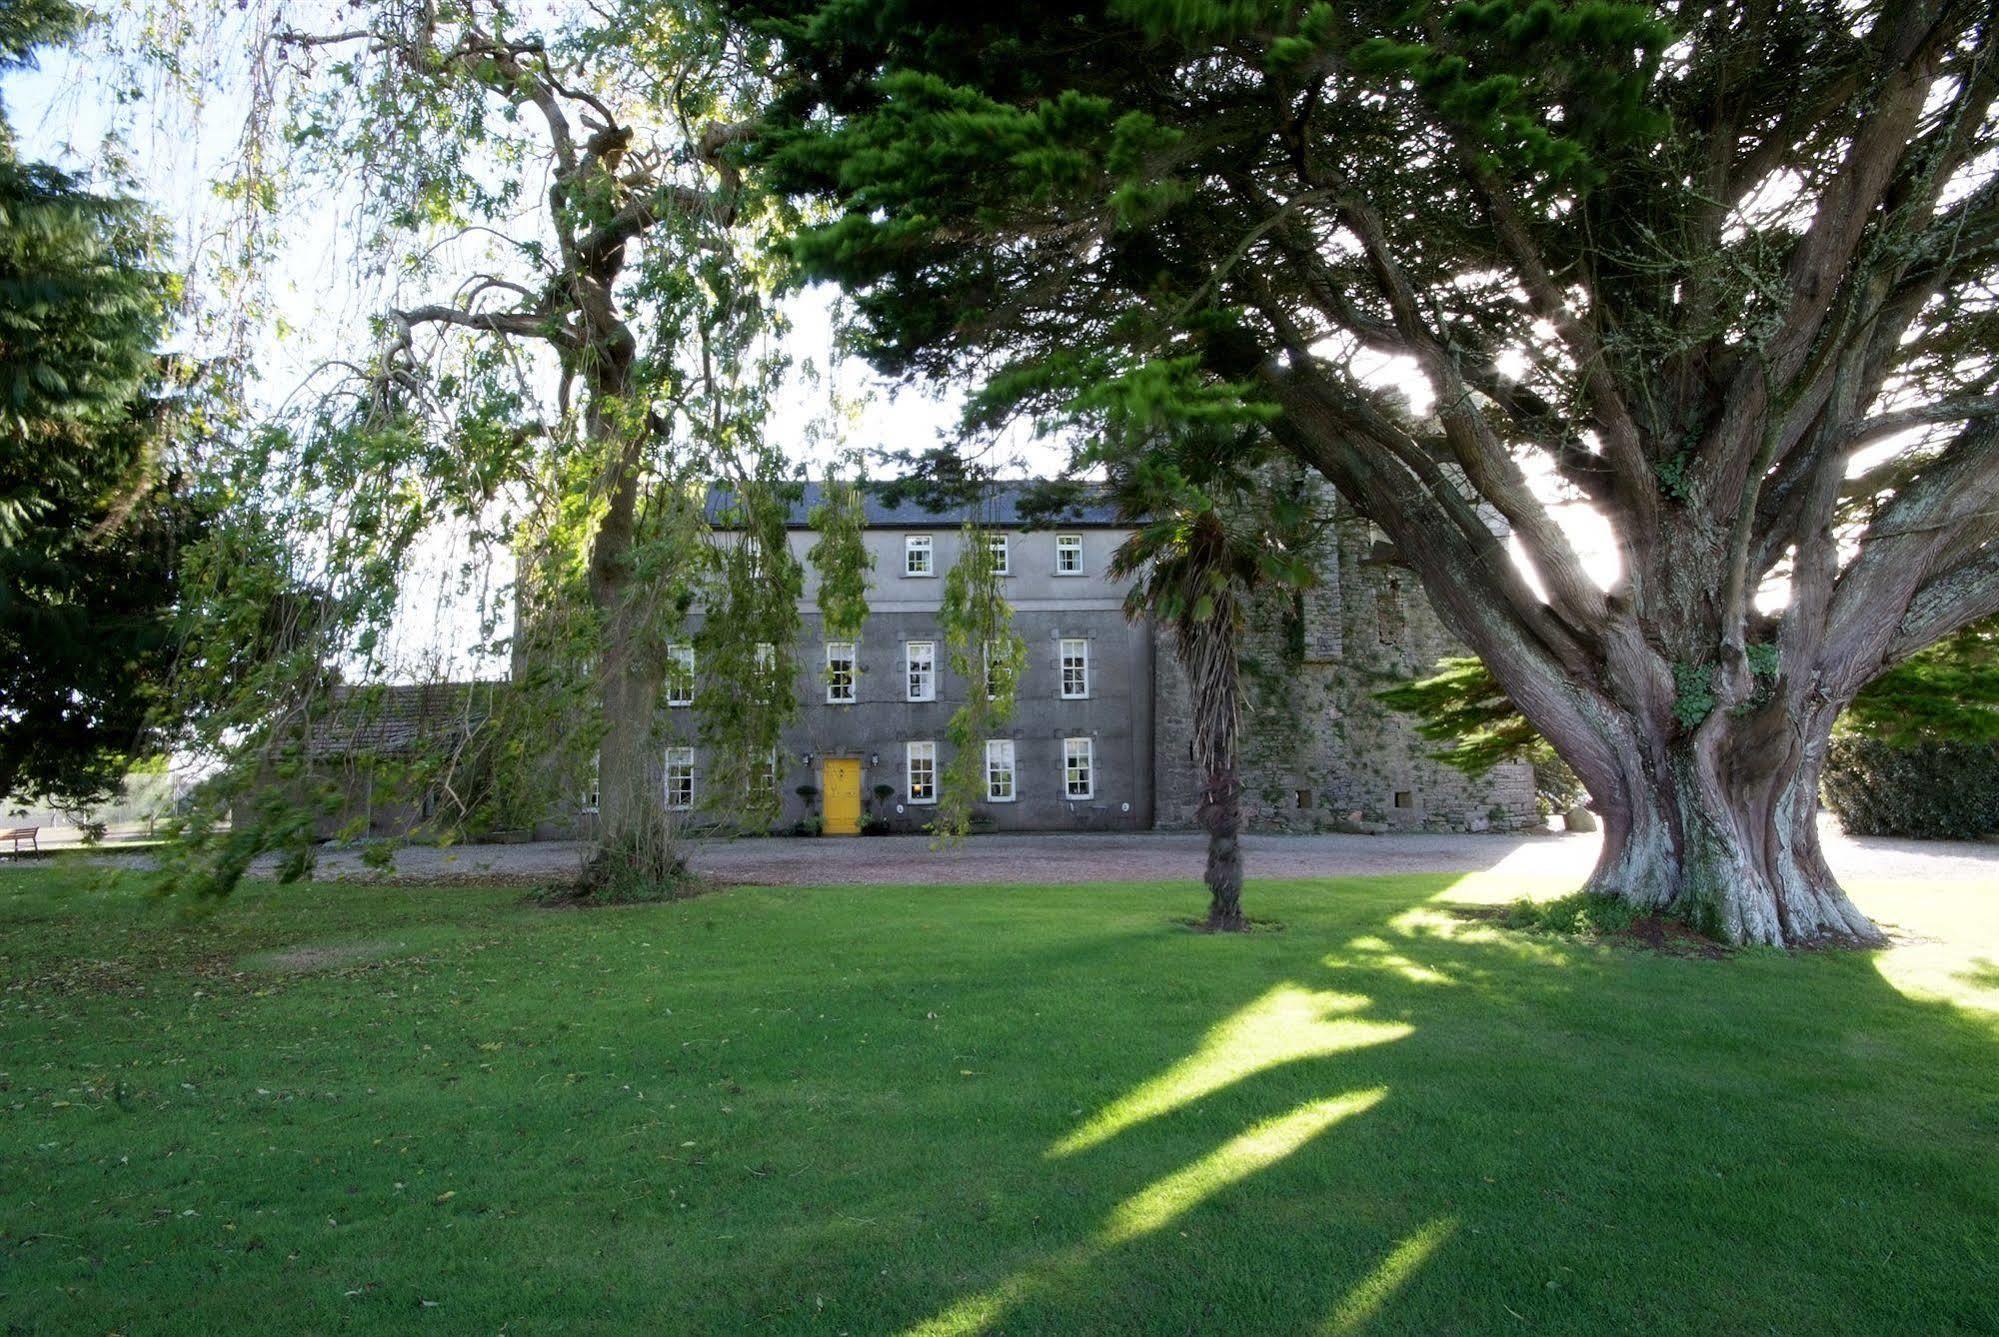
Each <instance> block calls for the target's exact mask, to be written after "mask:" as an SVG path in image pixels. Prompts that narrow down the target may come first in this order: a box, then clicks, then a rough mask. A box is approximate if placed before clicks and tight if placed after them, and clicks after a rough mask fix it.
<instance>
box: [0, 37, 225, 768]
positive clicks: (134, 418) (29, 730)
mask: <svg viewBox="0 0 1999 1337" xmlns="http://www.w3.org/2000/svg"><path fill="white" fill-rule="evenodd" d="M82 22H83V14H82V12H81V11H80V10H79V9H78V8H77V7H76V6H74V5H70V4H66V3H61V0H39V2H32V3H10V4H6V5H4V6H0V68H13V67H19V66H22V65H26V64H32V62H33V52H34V50H35V48H36V47H38V46H41V45H43V44H46V43H50V42H56V41H62V40H66V39H68V38H70V37H72V36H73V35H74V34H75V33H76V31H77V30H78V29H79V28H80V26H81V24H82ZM161 237H162V230H161V226H160V224H159V222H158V220H157V219H155V218H153V217H152V216H151V215H150V214H148V213H147V212H146V211H145V210H144V209H143V208H142V207H141V206H140V205H139V204H138V203H137V202H136V201H134V200H132V199H129V198H126V197H123V196H120V195H114V194H105V193H102V192H100V191H98V190H95V189H93V188H91V186H90V185H89V184H88V183H87V182H86V181H84V180H82V179H80V178H78V177H76V176H73V175H71V174H69V173H66V172H63V171H59V170H57V169H56V168H53V167H49V166H46V165H43V164H39V163H32V162H24V161H22V160H21V158H20V157H19V155H18V153H17V152H16V146H15V139H14V132H13V128H12V126H11V125H10V124H8V123H7V122H6V121H5V119H4V117H0V796H11V797H13V798H15V799H17V800H26V801H31V802H38V801H45V802H49V803H51V804H55V805H58V806H63V807H70V808H80V807H87V806H89V805H90V804H91V803H93V802H95V801H98V800H101V799H103V798H106V797H108V796H109V795H110V794H112V793H113V792H114V791H115V790H116V788H117V786H118V784H119V782H120V780H121V779H122V778H123V776H124V774H125V772H126V770H127V769H128V768H129V767H130V765H131V764H132V762H133V761H134V759H135V758H136V757H138V756H140V755H142V754H143V753H144V751H145V750H147V749H148V748H150V747H153V746H156V745H157V742H158V740H157V739H156V738H155V737H154V735H153V734H152V732H151V731H150V730H149V729H148V727H147V725H148V719H149V715H150V712H151V711H152V708H153V707H154V705H155V702H156V694H157V693H158V691H159V689H160V687H161V685H162V684H163V682H164V680H165V678H166V676H167V674H168V673H169V671H170V669H171V666H172V663H173V659H174V638H173V634H172V633H173V605H174V602H175V600H176V597H177V586H178V582H179V579H180V565H181V562H180V555H179V549H180V545H181V544H182V543H183V542H186V541H188V540H191V539H192V538H193V537H194V536H195V534H196V533H197V532H198V531H199V529H200V528H201V527H202V526H203V525H204V524H205V523H206V513H207V512H208V511H209V510H210V509H211V508H212V506H213V504H214V498H213V497H212V496H211V495H209V494H208V493H206V492H205V491H204V490H203V489H202V488H201V487H200V485H199V484H198V482H197V480H195V479H193V478H191V477H189V476H188V475H187V474H186V473H185V472H184V471H183V469H182V467H181V465H182V463H183V461H184V460H185V458H186V457H187V455H188V453H189V452H191V451H192V450H193V448H194V445H195V438H196V437H197V436H199V435H201V434H202V431H203V429H202V426H201V421H200V418H201V413H202V411H203V410H204V409H206V408H208V407H210V405H209V403H208V401H207V399H206V397H205V394H204V393H203V391H205V389H206V387H198V386H196V385H195V384H194V383H193V382H194V379H195V378H194V374H193V373H191V372H189V371H188V370H186V369H185V368H181V367H177V366H174V365H173V364H171V363H169V362H168V361H167V360H166V359H164V358H163V357H162V356H161V355H160V354H159V352H158V351H157V350H158V349H159V347H160V344H161V343H162V341H163V340H164V339H165V337H166V331H167V322H168V318H169V314H170V312H171V309H172V307H173V304H174V301H175V299H176V297H177V289H176V285H175V284H174V282H173V281H172V280H171V279H169V278H168V276H167V275H166V274H164V273H163V272H162V271H161V269H160V252H161V249H162V241H161Z"/></svg>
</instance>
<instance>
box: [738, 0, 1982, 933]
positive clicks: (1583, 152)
mask: <svg viewBox="0 0 1999 1337" xmlns="http://www.w3.org/2000/svg"><path fill="white" fill-rule="evenodd" d="M742 22H743V24H744V25H745V27H746V28H748V29H749V30H751V31H754V32H756V33H758V34H761V35H762V36H763V37H764V38H765V39H767V40H769V41H770V42H771V43H773V45H774V48H775V51H776V54H777V63H776V69H777V77H778V79H779V82H780V88H781V94H780V96H779V97H778V98H777V100H776V101H775V102H774V103H773V104H772V106H771V107H770V109H769V113H768V117H769V121H770V126H769V130H768V133H766V134H765V135H764V136H762V137H761V138H760V139H759V140H758V141H757V143H756V144H755V145H754V146H753V150H752V156H753V160H754V161H755V162H756V163H757V164H758V166H759V167H760V168H761V169H762V171H763V172H764V173H765V174H766V176H765V179H766V180H768V181H770V182H772V183H774V184H775V185H776V186H777V187H778V188H780V189H783V190H786V191H790V192H793V193H794V194H796V195H797V196H799V197H801V198H809V199H812V200H815V201H818V202H820V203H822V204H823V205H824V206H826V207H829V208H830V210H831V211H832V213H833V215H834V216H833V218H832V220H831V221H830V222H829V223H827V224H826V225H825V226H823V227H821V228H819V229H817V230H816V231H815V232H813V233H812V234H810V235H809V236H807V237H806V238H805V240H804V241H803V243H802V244H801V247H800V254H801V257H802V258H803V259H804V261H805V262H806V263H807V264H808V265H810V266H811V267H812V269H813V271H814V272H815V273H817V274H819V275H821V276H823V277H826V278H830V279H835V280H838V281H839V282H840V283H842V284H843V285H845V286H846V287H847V289H848V290H849V291H850V292H851V293H852V295H853V299H854V303H855V309H856V311H857V313H858V316H859V319H860V320H861V321H862V323H863V326H864V330H863V343H864V346H865V347H866V349H867V350H868V352H869V353H870V355H871V356H872V357H873V359H874V360H875V361H876V362H877V363H878V364H879V365H880V366H881V367H883V368H885V369H887V370H889V371H891V372H894V373H899V374H902V375H906V376H911V377H952V376H968V375H969V376H972V377H975V378H977V379H978V381H979V382H980V385H981V389H980V391H979V392H978V394H977V395H976V396H975V398H974V401H973V421H974V423H975V424H977V423H983V422H997V421H1000V420H1002V418H1004V417H1005V416H1006V415H1009V414H1017V413H1028V414H1033V415H1037V416H1039V417H1040V418H1041V420H1042V421H1044V422H1050V423H1053V422H1059V421H1065V420H1066V421H1069V422H1071V423H1080V424H1082V425H1083V426H1084V427H1086V428H1087V427H1088V426H1090V425H1091V424H1092V423H1093V422H1095V421H1099V420H1102V419H1104V418H1106V417H1109V418H1115V419H1116V420H1117V421H1119V422H1121V423H1122V424H1124V425H1125V427H1126V428H1127V429H1128V428H1129V427H1130V426H1131V425H1132V424H1141V425H1143V424H1147V423H1149V424H1150V425H1151V428H1152V430H1153V432H1154V433H1155V439H1157V440H1162V441H1163V440H1166V439H1169V438H1170V437H1172V436H1173V435H1174V434H1176V433H1178V432H1179V431H1181V430H1182V429H1183V428H1184V427H1185V426H1186V425H1188V424H1189V423H1192V422H1197V421H1204V420H1212V419H1214V418H1216V417H1218V416H1226V415H1228V414H1230V413H1236V414H1239V415H1241V417H1242V418H1243V420H1244V421H1250V420H1266V421H1267V422H1268V426H1269V430H1270V431H1271V432H1272V433H1273V434H1274V435H1275V437H1276V439H1277V440H1278V441H1279V442H1280V443H1281V445H1282V446H1283V448H1284V449H1286V450H1287V451H1289V452H1290V453H1291V454H1293V455H1294V456H1295V457H1296V458H1297V459H1298V460H1300V461H1302V462H1304V463H1305V464H1306V465H1308V466H1310V467H1312V468H1314V469H1316V470H1318V471H1319V472H1321V473H1322V474H1323V475H1324V476H1325V477H1326V478H1327V479H1328V480H1330V481H1331V482H1332V483H1333V484H1335V485H1336V486H1337V487H1338V488H1339V490H1340V491H1341V492H1342V493H1343V494H1344V495H1345V496H1346V497H1347V498H1348V499H1349V500H1350V501H1351V502H1352V503H1353V504H1354V505H1355V506H1357V507H1358V508H1359V509H1360V510H1361V511H1362V512H1363V513H1365V514H1366V515H1367V516H1368V517H1369V518H1370V519H1371V520H1373V521H1374V522H1375V523H1376V524H1378V525H1379V526H1380V527H1381V528H1382V529H1383V530H1384V531H1386V533H1387V535H1388V536H1389V538H1390V539H1391V540H1392V541H1393V542H1394V544H1395V545H1396V547H1397V549H1398V550H1399V552H1400V555H1401V557H1402V559H1403V560H1405V561H1406V562H1407V563H1409V564H1410V565H1411V566H1412V567H1413V568H1414V569H1415V571H1416V572H1417V573H1418V574H1419V576H1420V578H1421V580H1422V582H1423V586H1424V588H1425V590H1426V591H1427V593H1428V595H1429V597H1430V599H1431V600H1432V602H1433V603H1434V604H1435V605H1436V607H1437V609H1438V611H1439V612H1440V614H1441V615H1442V617H1443V618H1444V620H1445V621H1446V623H1447V624H1448V626H1449V627H1450V628H1451V630H1452V631H1453V632H1454V633H1455V634H1456V635H1457V636H1459V637H1460V638H1462V640H1463V641H1464V642H1465V643H1466V644H1467V645H1468V646H1469V647H1470V648H1472V649H1473V650H1474V651H1476V652H1477V653H1478V654H1479V655H1480V656H1481V657H1482V658H1483V659H1484V660H1485V662H1486V663H1487V664H1488V665H1490V666H1491V668H1492V671H1493V672H1494V674H1495V675H1497V677H1498V679H1499V680H1500V682H1501V684H1502V685H1503V686H1504V688H1505V691H1506V693H1507V694H1508V695H1509V696H1510V697H1511V698H1512V700H1513V701H1514V702H1516V703H1517V704H1518V705H1519V707H1520V709H1521V710H1522V711H1523V712H1524V713H1525V715H1526V716H1527V718H1528V719H1529V720H1531V721H1532V723H1533V724H1534V726H1535V727H1536V728H1537V729H1538V730H1539V731H1540V732H1541V733H1543V734H1544V735H1546V737H1547V738H1548V739H1549V740H1550V741H1551V742H1552V743H1553V745H1554V746H1555V748H1556V749H1557V751H1558V752H1559V753H1560V754H1561V756H1562V757H1563V758H1564V759H1565V760H1566V761H1567V762H1568V763H1569V764H1570V765H1571V766H1572V767H1573V768H1574V770H1575V771H1576V773H1577V775H1579V776H1580V777H1581V779H1582V780H1583V782H1584V783H1585V784H1586V785H1587V787H1588V789H1589V791H1590V793H1591V795H1592V797H1593V798H1594V801H1595V805H1596V807H1597V808H1598V810H1599V811H1600V812H1601V814H1602V816H1603V818H1604V825H1605V836H1606V838H1605V842H1604V848H1603V855H1602V858H1601V861H1600V862H1599V864H1598V866H1597V868H1596V870H1595V872H1594V874H1593V876H1592V879H1591V883H1590V886H1591V889H1592V890H1594V891H1596V892H1600V893H1603V894H1607V895H1612V896H1617V897H1622V898H1624V899H1626V900H1629V901H1631V902H1634V903H1635V904H1637V905H1639V906H1641V907H1646V908H1649V909H1656V910H1660V911H1663V912H1666V913H1670V914H1673V915H1677V916H1680V917H1682V918H1684V919H1686V920H1688V921H1689V922H1691V923H1694V924H1696V925H1698V926H1700V927H1702V928H1704V929H1706V930H1707V931H1709V932H1712V933H1714V934H1716V935H1718V936H1720V937H1723V938H1725V939H1728V940H1731V941H1736V942H1752V943H1773V944H1796V943H1807V942H1814V941H1820V940H1827V939H1846V940H1860V941H1874V940H1877V939H1878V937H1879V934H1878V933H1877V931H1876V930H1875V928H1874V927H1873V925H1872V924H1870V923H1869V922H1868V920H1867V919H1866V918H1865V917H1864V916H1863V915H1862V914H1861V913H1860V912H1859V911H1858V910H1856V909H1855V908H1854V906H1853V905H1852V903H1851V902H1850V901H1849V900H1848V898H1847V897H1846V895H1845V894H1844V893H1843V892H1842V891H1841V889H1840V887H1839V886H1838V885H1837V883H1836V882H1835V880H1834V878H1833V876H1832V874H1831V873H1830V872H1829V871H1828V869H1827V867H1826V864H1825V861H1824V859H1823V858H1822V857H1821V853H1820V846H1819V838H1818V833H1817V830H1816V826H1815V818H1816V814H1817V808H1818V803H1817V788H1818V777H1819V773H1820V768H1821V765H1822V763H1823V760H1824V757H1825V750H1826V744H1827V738H1828V734H1829V731H1830V730H1831V727H1832V723H1833V720H1834V718H1835V717H1836V716H1837V715H1838V714H1839V712H1840V710H1841V709H1842V708H1843V707H1844V706H1846V705H1847V704H1848V703H1849V702H1851V701H1852V700H1853V699H1854V697H1855V695H1856V693H1858V692H1859V691H1860V690H1861V689H1862V688H1863V687H1864V686H1865V685H1866V684H1867V683H1868V682H1869V681H1870V680H1872V679H1873V678H1875V677H1877V676H1879V675H1880V674H1881V673H1883V672H1884V671H1886V670H1887V669H1889V668H1891V667H1893V666H1894V665H1896V664H1897V663H1899V662H1901V661H1902V660H1904V659H1906V658H1907V657H1908V656H1910V655H1912V654H1914V653H1915V652H1916V651H1918V650H1920V649H1921V648H1922V647H1923V646H1925V645H1928V644H1930V643H1931V642H1933V641H1935V640H1937V639H1939V638H1941V637H1943V636H1947V635H1949V634H1950V633H1952V632H1953V631H1955V630H1956V629H1957V628H1959V627H1961V626H1964V625H1966V624H1967V623H1969V622H1971V621H1973V620H1974V619H1977V618H1980V617H1983V616H1986V615H1989V614H1991V613H1992V612H1993V611H1995V610H1999V542H1995V538H1999V421H1995V418H1994V416H1993V415H1994V414H1995V413H1996V412H1999V395H1995V394H1994V386H1993V380H1994V377H1995V375H1999V372H1996V371H1995V367H1994V363H1993V358H1992V349H1993V341H1994V332H1995V328H1996V327H1995V315H1994V312H1993V308H1992V300H1991V285H1992V283H1993V280H1994V278H1995V277H1999V275H1995V262H1999V182H1995V180H1994V178H1993V174H1992V169H1993V153H1994V147H1995V137H1999V125H1995V121H1994V115H1993V111H1994V98H1995V92H1999V66H1995V62H1994V33H1993V24H1994V22H1995V17H1994V13H1993V11H1992V9H1991V7H1990V6H1989V5H1987V4H1983V3H1957V2H1953V0H1912V2H1904V3H1854V2H1852V0H1846V2H1842V3H1832V2H1830V0H1762V2H1760V3H1751V4H1742V3H1713V4H1699V3H1691V2H1689V3H1682V4H1661V5H1645V4H1630V3H1616V2H1614V0H1576V2H1575V3H1554V2H1552V0H1484V2H1478V0H1466V2H1465V3H1456V4H1448V3H1423V2H1421V0H1417V2H1416V3H1410V2H1409V0H1393V2H1391V3H1379V2H1370V0H1361V2H1360V3H1351V4H1331V3H1314V4H1307V3H1296V2H1295V0H1113V2H1111V3H1054V2H1049V3H1036V4H1030V5H1021V6H1009V7H1005V8H1003V9H1002V8H993V7H985V6H975V5H949V6H947V5H934V4H919V3H909V2H905V3H891V4H882V5H869V6H858V5H852V4H847V3H841V2H839V0H830V2H828V3H819V2H818V0H789V2H788V3H778V4H758V5H755V6H746V7H744V9H743V13H742ZM1384 365H1388V366H1401V367H1405V368H1409V369H1411V370H1412V371H1413V372H1414V373H1415V374H1417V375H1420V376H1421V377H1422V378H1423V379H1424V380H1425V381H1427V383H1428V386H1429V389H1430V390H1431V391H1432V392H1433V393H1434V409H1433V410H1432V411H1431V412H1430V413H1428V414H1426V415H1424V416H1422V417H1417V416H1413V415H1411V414H1409V413H1406V412H1403V411H1402V405H1401V404H1400V403H1399V402H1398V399H1397V395H1396V393H1395V392H1394V390H1393V388H1392V386H1390V385H1388V384H1385V383H1384V379H1383V376H1382V374H1381V371H1380V369H1381V368H1382V367H1383V366H1384ZM1130 439H1131V440H1132V441H1142V433H1141V434H1139V435H1135V436H1132V437H1131V438H1130ZM1564 501H1581V502H1585V503H1587V505H1588V506H1589V507H1591V508H1593V509H1594V510H1595V511H1596V512H1597V513H1598V514H1599V515H1601V516H1602V517H1603V518H1604V520H1605V521H1606V522H1607V524H1608V526H1609V529H1610V531H1611V533H1612V535H1613V536H1614V537H1613V543H1614V551H1607V552H1597V553H1592V552H1591V551H1589V550H1588V549H1586V548H1584V547H1583V546H1581V545H1580V544H1579V543H1578V540H1577V538H1576V536H1575V535H1574V533H1572V527H1571V526H1569V525H1568V524H1566V523H1565V522H1564V520H1563V517H1562V511H1561V508H1560V505H1559V503H1562V502H1564ZM1516 551H1517V553H1518V555H1519V558H1520V560H1518V561H1516V560H1515V552H1516Z"/></svg>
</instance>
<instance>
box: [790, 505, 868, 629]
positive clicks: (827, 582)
mask: <svg viewBox="0 0 1999 1337" xmlns="http://www.w3.org/2000/svg"><path fill="white" fill-rule="evenodd" d="M863 486H864V485H863V484H859V483H850V482H847V481H845V480H843V479H839V478H828V479H827V480H826V482H825V484H824V488H823V492H822V496H823V498H824V499H823V500H822V501H821V502H820V503H819V504H818V505H817V506H815V507H813V508H812V513H811V515H810V516H808V517H807V523H809V524H810V525H811V526H812V528H813V529H814V530H815V531H816V532H817V533H818V535H819V538H818V540H817V541H816V542H815V543H814V544H813V545H812V548H811V550H810V551H809V552H807V553H806V554H805V556H806V560H807V561H809V562H811V563H812V568H813V570H814V571H816V572H817V573H818V576H819V621H820V625H821V626H822V627H823V628H824V629H825V632H826V639H828V640H833V641H851V640H855V639H857V638H858V637H859V636H860V634H861V628H862V627H864V626H866V625H867V621H868V586H869V584H870V574H869V573H870V572H872V571H873V570H874V565H875V559H874V557H873V555H872V554H870V553H869V552H868V547H867V537H866V535H867V515H866V512H865V511H864V510H863V507H862V487H863Z"/></svg>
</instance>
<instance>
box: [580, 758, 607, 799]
mask: <svg viewBox="0 0 1999 1337" xmlns="http://www.w3.org/2000/svg"><path fill="white" fill-rule="evenodd" d="M603 801H604V754H603V753H602V752H593V753H591V754H590V782H589V783H588V784H587V785H586V786H585V787H584V790H583V811H584V812H595V811H597V806H598V805H599V804H600V803H602V802H603Z"/></svg>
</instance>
